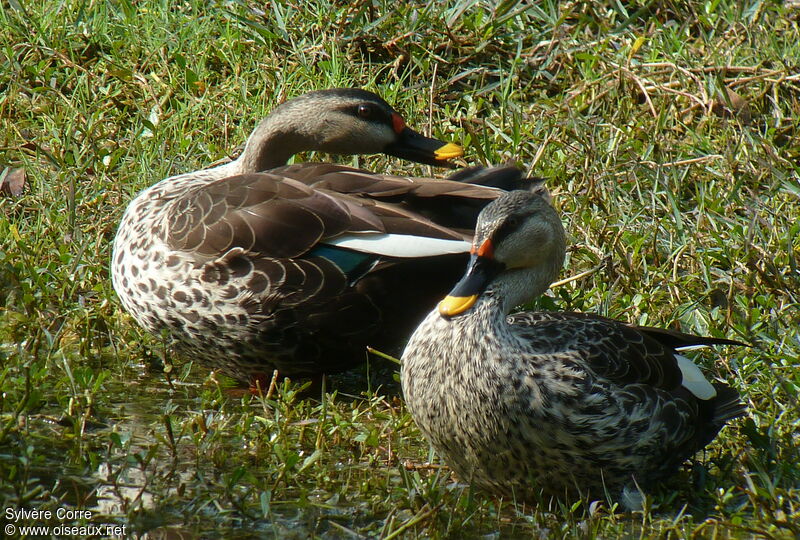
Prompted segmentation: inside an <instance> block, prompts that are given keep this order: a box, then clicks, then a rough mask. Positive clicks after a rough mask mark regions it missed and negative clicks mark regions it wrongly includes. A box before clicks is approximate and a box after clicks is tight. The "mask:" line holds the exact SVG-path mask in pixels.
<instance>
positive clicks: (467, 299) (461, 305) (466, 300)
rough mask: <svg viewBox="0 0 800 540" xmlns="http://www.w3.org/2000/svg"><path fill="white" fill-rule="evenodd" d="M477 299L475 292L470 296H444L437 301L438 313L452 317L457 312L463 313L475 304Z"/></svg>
mask: <svg viewBox="0 0 800 540" xmlns="http://www.w3.org/2000/svg"><path fill="white" fill-rule="evenodd" d="M477 299H478V295H477V294H473V295H472V296H446V297H445V298H444V300H442V301H441V302H439V314H441V315H443V316H445V317H452V316H454V315H458V314H459V313H464V312H465V311H467V310H468V309H469V308H471V307H472V305H473V304H475V301H476V300H477Z"/></svg>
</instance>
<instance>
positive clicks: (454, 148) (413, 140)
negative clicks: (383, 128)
mask: <svg viewBox="0 0 800 540" xmlns="http://www.w3.org/2000/svg"><path fill="white" fill-rule="evenodd" d="M384 153H386V154H388V155H390V156H394V157H399V158H401V159H408V160H411V161H416V162H417V163H424V164H425V165H434V166H437V167H449V168H453V167H455V165H453V164H452V163H450V162H449V161H448V160H450V159H453V158H457V157H461V156H463V155H464V150H463V149H462V148H461V147H460V146H458V145H457V144H453V143H446V142H442V141H440V140H438V139H432V138H430V137H426V136H425V135H422V134H421V133H418V132H416V131H414V130H413V129H411V128H409V127H403V128H402V129H401V130H400V131H398V133H397V139H396V140H395V141H394V142H393V143H391V144H390V145H389V146H387V147H386V148H385V149H384Z"/></svg>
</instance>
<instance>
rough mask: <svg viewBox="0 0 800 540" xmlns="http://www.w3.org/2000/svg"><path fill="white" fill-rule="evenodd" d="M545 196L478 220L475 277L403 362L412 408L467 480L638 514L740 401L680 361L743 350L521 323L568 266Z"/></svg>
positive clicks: (613, 326)
mask: <svg viewBox="0 0 800 540" xmlns="http://www.w3.org/2000/svg"><path fill="white" fill-rule="evenodd" d="M565 247H566V240H565V232H564V227H563V226H562V224H561V220H560V218H559V215H558V214H557V212H556V211H555V210H554V208H553V207H552V206H551V204H550V201H549V194H548V193H547V191H546V190H539V192H534V193H532V192H530V191H525V190H515V191H510V192H508V193H505V194H503V195H501V196H500V197H498V198H496V199H495V200H493V201H492V202H491V203H489V204H488V205H487V206H486V207H485V208H484V209H483V211H482V212H481V213H480V216H479V218H478V223H477V226H476V232H475V237H474V241H473V244H472V247H471V257H470V260H469V262H468V265H467V270H466V273H465V274H464V275H463V277H462V279H461V280H460V281H458V282H457V284H456V285H455V287H454V288H453V289H452V290H451V292H450V293H449V294H448V295H447V296H445V297H444V299H443V300H441V302H439V304H438V305H437V306H436V307H435V308H434V309H433V310H432V311H431V312H430V313H429V314H428V316H427V317H426V318H425V319H424V321H423V322H422V323H421V324H420V325H419V326H418V327H417V329H416V330H415V331H414V333H413V334H412V336H411V337H410V339H409V341H408V344H407V345H406V347H405V350H404V352H403V355H402V358H401V362H402V367H401V386H402V392H403V396H404V399H405V403H406V405H407V407H408V410H409V411H410V413H411V416H412V417H413V419H414V421H415V422H416V425H417V426H418V427H419V429H420V431H421V432H422V434H423V435H424V436H425V437H426V438H427V440H428V441H429V442H430V444H431V445H432V447H433V449H434V450H435V452H436V453H437V455H438V456H439V457H440V458H441V459H442V460H443V461H444V462H445V463H446V464H447V465H448V466H449V467H450V468H451V469H452V470H453V471H454V472H455V473H456V475H457V476H458V477H459V478H460V479H461V480H462V481H464V482H467V483H469V484H471V485H472V486H475V487H477V488H479V489H481V490H484V491H487V492H490V493H492V494H495V495H499V496H502V497H508V498H512V499H513V500H515V501H522V502H530V503H532V504H537V503H541V502H543V501H546V500H552V499H553V498H555V499H557V500H572V499H574V498H576V497H584V496H585V497H591V498H603V499H607V500H609V501H617V502H619V503H620V504H622V506H623V507H624V508H628V509H636V508H637V507H640V505H641V502H642V494H643V493H646V492H647V491H649V490H651V489H652V488H653V487H654V486H655V485H656V484H657V483H658V482H661V481H663V480H665V479H667V478H669V477H670V476H671V475H673V474H675V473H676V472H677V469H678V468H679V467H680V465H681V463H683V462H684V461H685V460H686V459H688V458H689V457H691V456H692V455H694V454H695V453H697V452H698V451H700V450H701V449H703V448H704V447H705V446H706V445H707V444H708V443H710V442H711V441H712V440H713V439H714V437H715V436H716V435H717V433H718V432H719V431H720V429H721V428H722V427H723V426H724V425H725V424H726V423H728V422H729V421H731V420H733V419H734V418H737V417H739V416H742V415H744V414H745V407H744V405H743V404H742V403H741V402H740V400H739V394H738V392H737V391H736V390H735V389H733V388H732V387H730V386H729V385H727V384H725V383H723V382H709V381H708V380H707V379H706V377H705V376H704V375H703V373H702V371H701V370H700V368H699V367H698V366H697V365H695V364H694V363H693V362H692V361H691V360H689V359H688V358H686V357H685V356H683V355H681V354H679V352H678V351H679V350H682V349H685V348H689V347H700V346H710V345H718V344H726V345H745V344H743V343H741V342H739V341H735V340H730V339H724V338H713V337H703V336H695V335H691V334H687V333H683V332H679V331H674V330H667V329H662V328H655V327H646V326H635V325H632V324H628V323H625V322H622V321H618V320H614V319H610V318H606V317H602V316H598V315H593V314H587V313H574V312H535V311H534V312H531V311H528V312H525V311H523V312H516V313H512V311H513V308H514V307H515V306H518V305H521V304H525V303H527V302H530V301H532V300H533V299H535V298H536V297H538V296H540V295H541V294H543V293H544V292H545V291H546V290H547V288H548V287H549V285H550V284H551V283H552V282H553V281H554V280H555V279H556V278H557V276H558V274H559V272H560V270H561V267H562V264H563V261H564V257H565Z"/></svg>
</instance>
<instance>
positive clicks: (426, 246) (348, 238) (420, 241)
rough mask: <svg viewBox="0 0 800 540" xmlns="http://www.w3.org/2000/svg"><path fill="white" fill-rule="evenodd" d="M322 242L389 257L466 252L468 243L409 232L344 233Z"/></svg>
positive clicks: (428, 255)
mask: <svg viewBox="0 0 800 540" xmlns="http://www.w3.org/2000/svg"><path fill="white" fill-rule="evenodd" d="M322 243H324V244H329V245H333V246H339V247H343V248H348V249H352V250H355V251H361V252H363V253H373V254H375V255H386V256H390V257H409V258H410V257H433V256H435V255H447V254H450V253H468V252H469V250H470V247H471V245H470V243H469V242H465V241H464V240H443V239H441V238H427V237H424V236H414V235H410V234H385V233H367V234H346V235H343V236H339V237H336V238H332V239H330V240H323V241H322Z"/></svg>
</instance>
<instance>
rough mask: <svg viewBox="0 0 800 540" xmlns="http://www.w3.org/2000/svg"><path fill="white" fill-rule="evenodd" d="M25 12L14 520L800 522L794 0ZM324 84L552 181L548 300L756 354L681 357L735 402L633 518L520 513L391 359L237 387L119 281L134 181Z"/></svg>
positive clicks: (6, 224) (463, 526)
mask: <svg viewBox="0 0 800 540" xmlns="http://www.w3.org/2000/svg"><path fill="white" fill-rule="evenodd" d="M33 4H34V3H32V2H31V3H28V2H21V1H19V0H12V1H9V2H1V3H0V51H1V52H0V63H1V65H0V126H1V128H0V170H2V168H3V167H9V168H24V169H25V171H26V173H27V187H26V191H25V192H24V193H23V194H22V195H21V196H16V197H14V196H9V195H2V196H0V396H1V397H0V503H2V504H0V506H2V507H3V511H4V512H5V509H6V508H14V509H20V508H25V509H28V510H31V509H41V510H47V509H50V510H52V511H53V512H55V510H56V509H59V508H77V509H86V510H91V511H92V516H91V518H89V519H88V521H90V522H92V523H116V524H120V525H125V526H126V527H127V529H126V532H127V533H128V534H131V535H137V536H140V535H144V534H148V535H150V536H149V537H151V538H157V537H166V536H167V535H169V534H186V535H188V536H191V535H197V536H210V535H219V534H221V535H223V536H226V537H240V538H245V537H250V536H270V535H273V536H279V537H297V538H303V537H308V536H313V537H321V538H338V537H343V538H346V537H382V538H398V537H431V538H461V537H485V536H487V535H488V536H490V537H516V536H522V537H524V536H539V537H553V538H593V537H606V538H608V537H612V538H613V537H618V536H624V537H639V538H663V537H673V538H695V537H697V538H709V537H722V538H727V537H736V538H739V537H759V538H794V537H796V536H797V535H800V527H798V525H797V523H798V521H800V519H799V518H800V452H799V451H798V445H800V439H798V432H800V412H798V411H800V407H799V406H798V390H800V332H799V331H798V327H800V309H798V307H800V271H799V270H798V258H799V256H800V175H798V172H799V171H800V166H799V165H798V158H800V128H798V127H797V126H798V118H800V76H799V75H798V64H797V59H798V58H800V28H799V27H798V20H800V10H798V9H797V7H796V3H795V4H794V6H793V5H792V3H786V4H780V3H775V2H729V1H726V0H720V1H716V2H692V3H684V2H672V1H669V0H667V1H664V2H654V1H641V0H639V1H635V2H628V3H626V2H610V3H608V4H607V5H600V4H599V3H594V2H585V1H572V2H566V3H556V2H541V3H534V4H536V5H528V4H527V3H525V2H518V1H514V0H509V1H504V2H499V3H491V2H481V1H477V0H461V1H459V2H453V3H450V4H449V6H448V7H445V5H444V3H439V2H427V3H426V2H411V3H401V4H398V3H393V4H389V3H383V2H355V3H340V2H326V1H318V2H313V3H303V7H302V8H300V7H298V6H300V4H299V3H285V2H270V3H262V2H247V1H230V2H221V1H214V2H206V1H200V0H185V1H183V2H164V1H160V2H159V1H155V0H150V1H148V0H145V1H142V2H130V1H127V0H111V1H108V2H100V1H94V0H84V1H72V0H66V1H64V2H60V3H57V4H55V3H50V4H47V3H44V4H42V5H41V6H38V5H33ZM333 86H360V87H364V88H368V89H372V90H376V91H378V92H379V93H380V94H381V95H383V96H384V97H385V98H386V99H387V100H389V101H390V102H392V103H393V104H394V105H395V106H396V108H397V109H398V110H400V111H402V112H403V113H404V114H405V115H406V117H407V120H408V122H409V124H410V125H412V126H415V127H417V128H419V129H422V130H428V131H430V132H432V133H433V134H435V135H437V136H440V137H445V138H447V139H450V140H456V141H459V142H461V143H463V144H464V145H465V146H466V147H467V149H468V150H467V152H468V154H467V161H468V162H469V163H500V162H503V161H506V160H515V161H517V162H518V163H520V164H521V165H523V166H525V167H527V168H529V170H530V171H531V172H532V173H533V174H536V175H539V176H544V177H546V178H548V185H549V186H550V188H551V189H552V191H553V192H554V196H555V201H556V204H557V205H558V206H559V208H560V210H561V212H562V214H563V217H564V221H565V225H566V226H567V228H568V230H569V231H570V241H571V244H572V247H571V250H570V253H569V255H568V261H567V270H566V271H565V276H566V275H573V274H578V273H580V272H586V271H590V270H591V271H590V272H588V275H586V276H584V277H582V278H581V279H579V280H576V281H573V282H571V283H568V284H566V285H563V286H561V287H558V288H556V289H554V290H553V291H552V293H551V295H550V296H548V297H546V298H544V299H542V300H541V301H540V304H541V305H542V307H545V308H558V309H571V310H584V311H591V312H596V313H601V314H604V315H609V316H613V317H617V318H621V319H624V320H628V321H633V322H640V323H647V324H653V325H663V326H670V327H679V328H682V329H684V330H686V331H691V332H697V333H703V334H709V335H715V336H723V335H724V336H728V337H732V338H735V339H740V340H744V341H747V342H750V343H752V344H753V347H752V348H749V349H748V348H741V349H735V348H724V349H720V350H719V351H717V352H713V353H708V352H706V353H703V354H701V355H699V356H698V359H699V361H700V362H701V363H702V364H703V365H704V366H705V367H706V368H707V369H708V370H709V372H710V373H711V374H713V375H714V376H717V377H719V378H721V379H723V380H727V381H730V382H731V383H732V384H734V385H735V386H736V387H737V388H738V389H739V391H740V392H741V393H742V394H743V395H744V397H745V399H746V402H747V404H748V405H749V408H750V409H749V417H748V418H747V419H745V420H742V421H739V422H736V423H734V425H732V426H730V427H729V428H727V429H726V430H724V431H723V433H722V434H721V435H720V437H719V438H718V439H717V440H716V441H715V442H714V443H713V444H712V445H711V446H710V447H709V449H708V450H707V452H706V453H705V454H704V455H703V456H698V458H697V459H696V460H695V461H693V462H691V463H688V464H687V466H686V468H685V469H684V470H683V471H681V474H680V475H679V476H678V477H676V478H675V480H674V481H672V482H669V483H668V484H667V485H665V486H664V488H663V489H662V490H660V491H659V492H658V493H654V494H653V495H652V497H650V498H649V499H648V504H647V506H646V509H645V511H643V512H637V513H633V514H624V513H621V512H620V511H619V510H618V509H614V508H609V507H608V505H606V504H599V505H598V504H596V503H595V504H591V503H590V502H589V501H578V502H576V503H575V504H574V505H572V506H564V505H552V506H540V507H525V506H522V505H516V504H514V502H513V501H501V500H497V499H493V498H491V497H488V496H486V495H483V494H481V493H479V492H471V491H470V490H469V489H468V488H466V487H464V486H463V485H460V484H457V483H456V482H455V479H454V478H453V477H452V476H451V475H450V474H449V472H448V471H447V469H446V468H444V467H442V466H440V465H438V462H437V461H436V459H435V456H432V455H431V454H430V451H429V449H428V446H427V444H426V443H425V442H424V440H423V439H422V438H421V436H420V434H419V432H418V431H417V429H416V427H415V426H414V423H413V421H412V420H411V418H410V416H409V414H408V413H407V411H406V410H405V408H404V406H403V403H402V400H401V399H400V396H399V393H398V390H397V385H396V384H394V383H392V381H391V378H392V377H391V373H392V372H393V370H394V368H393V367H392V366H391V365H388V366H387V365H384V364H381V363H379V362H377V361H373V363H372V364H369V365H368V366H367V367H365V368H364V369H363V370H362V371H361V372H358V373H356V374H355V375H353V376H351V377H340V378H337V379H333V380H331V381H329V382H328V392H327V394H326V397H325V399H324V400H322V401H319V400H313V399H301V398H300V396H299V395H298V392H299V391H300V389H301V385H300V384H299V383H295V384H290V383H287V384H286V385H284V386H283V387H282V388H280V389H279V391H278V392H276V393H275V394H274V395H273V396H271V397H270V398H269V399H265V398H255V397H245V398H242V399H233V398H230V397H228V394H226V393H225V392H224V388H225V387H226V385H228V382H226V381H218V380H217V378H216V377H214V376H213V375H209V374H208V373H207V372H205V371H203V370H201V369H200V368H192V366H191V364H190V363H187V362H186V361H185V360H184V359H180V358H176V357H174V356H173V355H172V353H171V352H170V350H169V348H168V347H166V346H165V344H164V343H162V342H161V341H160V340H159V339H157V338H154V337H152V336H148V335H144V334H143V333H142V332H141V331H140V330H139V329H138V328H137V327H136V325H135V324H134V323H133V321H132V320H131V319H130V318H129V317H128V316H127V315H126V314H124V313H123V312H122V310H121V309H120V307H119V304H118V302H117V299H116V297H115V294H114V292H113V290H112V288H111V284H110V279H109V274H108V262H109V255H110V245H111V241H112V238H113V235H114V232H115V230H116V225H117V223H118V221H119V218H120V216H121V214H122V211H123V209H124V207H125V205H126V204H127V202H128V201H129V200H130V199H131V198H132V197H133V195H134V194H135V193H137V192H138V191H139V190H141V189H142V188H144V187H145V186H148V185H150V184H151V183H153V182H154V181H156V180H158V179H161V178H163V177H165V176H168V175H170V174H174V173H178V172H184V171H189V170H194V169H197V168H200V167H203V166H206V165H208V164H209V163H211V162H213V161H215V160H218V159H220V158H223V157H225V156H227V155H229V154H230V153H231V152H233V151H234V150H235V148H236V147H237V146H238V145H240V144H241V143H243V141H244V140H245V138H246V136H247V135H248V133H249V131H250V130H251V129H252V128H253V126H254V125H255V122H256V121H257V120H258V119H259V118H260V117H262V116H263V115H264V114H266V113H267V112H268V111H269V110H270V109H272V108H273V107H274V106H275V105H276V104H277V103H279V102H281V101H282V100H284V99H286V98H288V97H291V96H294V95H297V94H300V93H303V92H305V91H308V90H311V89H318V88H326V87H333ZM312 158H317V159H320V158H322V159H330V158H329V157H328V156H300V158H299V159H312ZM338 159H340V160H341V161H343V162H345V163H358V164H359V165H360V166H364V167H368V168H374V169H376V170H388V171H392V172H396V173H406V172H414V173H419V174H428V173H430V172H432V171H430V170H429V169H426V168H423V167H420V166H415V165H409V164H405V163H399V162H397V161H396V160H393V159H389V158H385V157H361V158H338ZM436 172H437V173H439V171H436ZM387 373H388V374H389V375H388V377H387ZM387 380H388V381H389V382H388V383H386V384H379V382H385V381H387ZM431 460H432V461H431ZM429 462H431V463H432V464H431V465H427V464H428V463H429ZM2 520H5V521H7V516H6V514H5V513H4V514H3V518H2ZM32 521H33V520H29V522H32ZM84 521H87V520H83V521H81V520H76V521H74V522H70V523H69V524H81V523H83V522H84ZM16 524H17V525H20V524H22V522H17V523H16ZM52 524H57V522H52Z"/></svg>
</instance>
